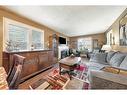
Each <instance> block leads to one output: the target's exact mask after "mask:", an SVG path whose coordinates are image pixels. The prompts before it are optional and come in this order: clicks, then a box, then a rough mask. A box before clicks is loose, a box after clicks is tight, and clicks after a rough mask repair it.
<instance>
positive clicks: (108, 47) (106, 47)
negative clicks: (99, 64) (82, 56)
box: [101, 45, 112, 51]
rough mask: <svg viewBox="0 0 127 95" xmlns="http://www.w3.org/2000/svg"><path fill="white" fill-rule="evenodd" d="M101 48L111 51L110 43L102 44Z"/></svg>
mask: <svg viewBox="0 0 127 95" xmlns="http://www.w3.org/2000/svg"><path fill="white" fill-rule="evenodd" d="M101 50H105V51H111V50H112V48H111V46H110V45H103V46H102V48H101Z"/></svg>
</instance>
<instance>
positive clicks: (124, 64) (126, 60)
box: [120, 56, 127, 70]
mask: <svg viewBox="0 0 127 95" xmlns="http://www.w3.org/2000/svg"><path fill="white" fill-rule="evenodd" d="M120 68H122V69H126V70H127V56H126V57H125V58H124V60H123V61H122V63H121V64H120Z"/></svg>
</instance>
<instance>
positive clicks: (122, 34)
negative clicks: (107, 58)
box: [119, 14, 127, 46]
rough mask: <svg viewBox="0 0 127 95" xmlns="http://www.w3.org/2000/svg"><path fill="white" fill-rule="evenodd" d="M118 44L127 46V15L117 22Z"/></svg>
mask: <svg viewBox="0 0 127 95" xmlns="http://www.w3.org/2000/svg"><path fill="white" fill-rule="evenodd" d="M119 42H120V45H121V46H127V14H126V15H125V16H124V17H123V18H122V19H121V20H120V21H119Z"/></svg>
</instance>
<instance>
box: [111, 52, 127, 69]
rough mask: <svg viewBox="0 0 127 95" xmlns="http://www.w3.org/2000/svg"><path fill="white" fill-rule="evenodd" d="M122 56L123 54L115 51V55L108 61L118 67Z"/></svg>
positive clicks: (123, 56)
mask: <svg viewBox="0 0 127 95" xmlns="http://www.w3.org/2000/svg"><path fill="white" fill-rule="evenodd" d="M124 58H125V54H122V53H115V55H114V56H113V57H112V58H111V60H110V62H109V63H110V65H111V66H113V67H119V66H120V64H121V62H122V61H123V59H124Z"/></svg>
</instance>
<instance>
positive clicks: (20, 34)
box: [8, 24, 28, 50]
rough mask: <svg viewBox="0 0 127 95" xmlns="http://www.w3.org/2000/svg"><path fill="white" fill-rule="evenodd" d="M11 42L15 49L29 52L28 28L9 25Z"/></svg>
mask: <svg viewBox="0 0 127 95" xmlns="http://www.w3.org/2000/svg"><path fill="white" fill-rule="evenodd" d="M8 31H9V41H12V42H13V46H14V49H17V48H18V49H20V50H27V44H28V41H27V33H28V28H25V27H21V26H17V25H13V24H9V25H8Z"/></svg>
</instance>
